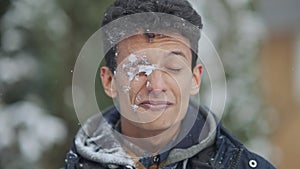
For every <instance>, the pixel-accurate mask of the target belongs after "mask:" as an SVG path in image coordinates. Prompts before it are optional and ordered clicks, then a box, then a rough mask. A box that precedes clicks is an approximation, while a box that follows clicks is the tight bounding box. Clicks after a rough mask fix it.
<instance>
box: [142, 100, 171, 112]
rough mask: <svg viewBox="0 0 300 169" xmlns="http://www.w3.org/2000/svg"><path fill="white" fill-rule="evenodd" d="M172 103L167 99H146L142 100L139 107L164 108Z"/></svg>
mask: <svg viewBox="0 0 300 169" xmlns="http://www.w3.org/2000/svg"><path fill="white" fill-rule="evenodd" d="M171 105H173V103H171V102H168V101H152V100H147V101H143V102H141V103H140V104H139V106H140V107H143V108H144V109H146V110H148V109H150V110H165V109H166V108H168V107H169V106H171Z"/></svg>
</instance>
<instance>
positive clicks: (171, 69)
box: [167, 68, 181, 73]
mask: <svg viewBox="0 0 300 169" xmlns="http://www.w3.org/2000/svg"><path fill="white" fill-rule="evenodd" d="M167 69H168V70H170V71H172V72H176V73H178V72H180V71H181V68H175V69H174V68H167Z"/></svg>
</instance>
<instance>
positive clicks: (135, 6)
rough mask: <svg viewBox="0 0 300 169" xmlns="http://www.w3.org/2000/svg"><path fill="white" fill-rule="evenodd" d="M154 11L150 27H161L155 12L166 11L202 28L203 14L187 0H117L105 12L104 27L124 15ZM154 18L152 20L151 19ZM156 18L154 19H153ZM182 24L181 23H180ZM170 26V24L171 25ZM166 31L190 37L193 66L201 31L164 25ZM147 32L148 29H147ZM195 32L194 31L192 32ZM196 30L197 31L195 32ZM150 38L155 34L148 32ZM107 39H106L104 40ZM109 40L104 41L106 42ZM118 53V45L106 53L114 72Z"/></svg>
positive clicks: (108, 63)
mask: <svg viewBox="0 0 300 169" xmlns="http://www.w3.org/2000/svg"><path fill="white" fill-rule="evenodd" d="M145 12H152V16H151V15H149V17H148V16H147V18H149V22H148V23H149V28H150V27H152V28H153V29H156V28H157V27H160V25H159V26H158V25H155V24H154V22H155V19H156V18H157V16H155V13H156V12H157V13H164V14H170V15H174V16H176V17H179V18H182V20H181V21H184V20H185V21H188V22H190V23H191V24H193V25H194V26H195V27H197V28H198V29H202V27H203V24H202V20H201V16H200V15H199V14H198V13H197V12H196V11H195V10H194V9H193V8H192V6H191V4H190V3H189V2H188V1H187V0H116V1H115V2H114V3H113V4H112V5H111V6H110V7H108V9H107V10H106V12H105V15H104V19H103V21H102V27H103V26H105V25H107V24H108V23H110V22H112V21H114V20H116V19H118V18H121V17H123V16H127V15H131V14H137V13H145ZM151 18H152V20H151ZM153 18H154V20H153ZM169 22H170V23H171V24H172V25H176V23H174V22H177V23H178V20H176V21H174V20H171V21H169ZM180 24H181V23H180ZM169 26H170V25H169ZM159 29H164V31H169V32H170V31H172V32H177V33H180V34H181V35H183V36H184V37H186V38H187V39H189V41H190V44H191V46H192V49H194V51H193V50H192V68H193V67H194V66H195V65H196V62H197V58H198V56H197V52H198V41H199V39H200V31H193V30H189V31H187V30H184V29H186V28H183V27H178V28H177V30H174V29H172V30H171V29H170V27H168V25H167V26H164V27H163V28H159ZM145 32H146V31H145ZM191 32H193V33H191ZM195 32H196V33H195ZM108 34H109V33H106V32H104V37H106V38H109V35H108ZM146 35H147V37H148V38H152V37H154V36H155V35H152V34H147V33H146ZM104 41H105V40H104ZM105 43H107V42H104V44H105ZM116 53H117V47H116V45H114V47H112V48H111V49H109V51H108V52H107V53H106V54H105V62H106V66H107V67H109V69H110V70H111V71H112V72H113V71H114V70H115V69H116V67H117V63H116Z"/></svg>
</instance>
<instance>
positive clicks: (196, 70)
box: [190, 64, 203, 95]
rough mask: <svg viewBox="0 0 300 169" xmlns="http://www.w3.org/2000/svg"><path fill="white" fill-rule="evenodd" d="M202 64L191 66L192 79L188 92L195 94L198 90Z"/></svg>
mask: <svg viewBox="0 0 300 169" xmlns="http://www.w3.org/2000/svg"><path fill="white" fill-rule="evenodd" d="M202 68H203V67H202V65H201V64H198V65H196V66H195V67H194V68H193V79H192V87H191V91H190V94H191V95H196V94H197V93H198V92H199V89H200V85H201V80H202Z"/></svg>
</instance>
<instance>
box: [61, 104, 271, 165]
mask: <svg viewBox="0 0 300 169" xmlns="http://www.w3.org/2000/svg"><path fill="white" fill-rule="evenodd" d="M195 112H196V113H195ZM119 118H120V115H119V113H118V112H117V110H116V109H115V108H112V109H110V110H108V111H107V112H106V113H105V115H104V119H105V120H103V118H102V116H96V117H93V118H92V119H90V120H88V122H87V123H86V124H85V125H84V126H83V127H82V129H81V130H80V131H79V132H78V134H77V136H76V138H75V140H74V143H73V145H72V147H71V150H70V151H69V152H68V153H67V156H66V160H65V162H66V163H65V169H101V168H103V169H104V168H118V169H126V168H136V167H135V163H133V161H132V160H131V157H130V156H129V155H128V154H127V153H126V152H125V151H124V150H123V148H122V146H120V144H116V142H117V141H116V140H115V137H114V136H113V137H111V136H112V135H114V134H115V133H114V130H112V129H113V128H114V126H115V124H116V123H117V122H118V120H119ZM192 119H196V120H194V123H193V125H192V127H191V128H190V129H189V131H181V132H180V133H179V136H180V135H181V134H182V133H188V134H183V138H181V139H180V140H179V141H178V142H176V144H174V145H172V148H171V149H170V150H168V151H165V152H162V153H160V154H158V155H155V156H147V157H144V158H140V160H139V161H140V162H141V163H142V164H143V165H144V166H146V167H147V168H148V167H150V166H155V164H157V166H160V168H162V169H185V168H188V169H194V168H195V169H197V168H199V169H253V168H255V169H274V168H275V167H274V166H272V165H271V164H270V163H269V162H268V161H266V160H265V159H263V158H262V157H260V156H259V155H257V154H254V153H252V152H250V151H249V150H247V149H246V148H245V147H244V146H243V145H242V144H241V143H240V141H238V140H237V139H236V138H235V137H234V136H232V135H231V134H230V133H229V132H228V131H226V130H225V129H224V128H223V127H222V125H221V124H220V123H218V122H217V120H216V118H215V116H214V115H213V114H212V113H211V112H210V111H208V110H207V109H205V108H203V107H200V108H199V111H196V109H195V108H193V107H191V106H190V107H189V109H188V113H187V116H186V117H185V119H184V121H183V125H184V124H185V123H186V124H188V123H190V121H191V120H192ZM200 133H201V134H200ZM160 163H163V165H160Z"/></svg>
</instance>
